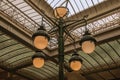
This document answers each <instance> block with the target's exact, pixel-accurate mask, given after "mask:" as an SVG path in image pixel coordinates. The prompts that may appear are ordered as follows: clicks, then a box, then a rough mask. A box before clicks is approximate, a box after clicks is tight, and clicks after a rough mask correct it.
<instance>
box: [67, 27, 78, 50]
mask: <svg viewBox="0 0 120 80" xmlns="http://www.w3.org/2000/svg"><path fill="white" fill-rule="evenodd" d="M65 33H66V34H67V35H68V36H69V37H70V38H71V39H72V40H73V46H74V48H75V50H76V45H75V39H74V38H73V37H72V36H71V35H70V32H69V31H68V30H67V29H66V28H65Z"/></svg>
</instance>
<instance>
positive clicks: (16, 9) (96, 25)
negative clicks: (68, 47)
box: [0, 0, 120, 49]
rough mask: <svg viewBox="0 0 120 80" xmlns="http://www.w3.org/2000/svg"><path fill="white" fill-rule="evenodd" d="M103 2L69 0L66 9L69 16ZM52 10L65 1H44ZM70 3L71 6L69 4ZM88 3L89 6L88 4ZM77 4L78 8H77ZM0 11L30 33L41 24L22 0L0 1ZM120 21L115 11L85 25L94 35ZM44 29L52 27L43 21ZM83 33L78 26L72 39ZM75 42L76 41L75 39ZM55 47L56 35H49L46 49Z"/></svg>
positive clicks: (35, 14) (97, 0)
mask: <svg viewBox="0 0 120 80" xmlns="http://www.w3.org/2000/svg"><path fill="white" fill-rule="evenodd" d="M103 1H104V0H78V1H76V0H69V2H68V8H69V11H70V14H69V15H73V14H76V13H78V12H80V11H82V10H85V9H87V8H90V7H92V6H93V7H94V6H95V5H97V4H99V3H101V2H103ZM46 2H48V3H49V4H50V5H51V6H52V7H53V8H55V7H57V6H60V4H62V3H63V5H65V4H64V2H65V0H46ZM71 3H72V4H71ZM88 3H89V4H88ZM78 4H79V7H77V6H78ZM0 10H1V11H2V12H3V13H5V14H7V15H8V16H9V17H10V18H12V19H13V20H14V22H16V23H20V24H21V25H22V26H21V27H23V28H26V29H28V30H29V32H31V34H32V33H33V32H35V31H36V29H37V28H38V27H39V25H40V24H41V18H42V16H41V15H40V14H39V13H38V12H37V11H35V10H34V9H33V8H32V7H31V6H30V5H28V4H27V3H26V2H25V1H24V0H2V2H1V3H0ZM119 21H120V12H119V10H118V11H116V12H115V13H114V14H112V15H109V16H107V17H104V18H102V19H99V20H97V21H94V22H91V23H89V24H88V25H87V28H88V29H89V30H90V31H91V32H92V34H95V33H97V32H100V31H103V30H105V29H108V28H111V27H113V26H116V25H118V23H119ZM44 24H45V28H46V29H47V31H49V30H50V29H51V28H52V27H53V26H52V25H51V24H50V23H49V22H48V21H46V20H44ZM83 32H84V26H79V28H77V29H75V30H72V31H71V35H72V36H73V37H74V38H80V37H81V35H82V34H83ZM76 40H77V39H76ZM66 42H68V43H71V40H70V39H69V38H68V37H66ZM56 47H57V34H55V35H51V40H50V42H49V46H48V48H50V49H54V48H56Z"/></svg>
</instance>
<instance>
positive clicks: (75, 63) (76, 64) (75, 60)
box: [69, 54, 82, 71]
mask: <svg viewBox="0 0 120 80" xmlns="http://www.w3.org/2000/svg"><path fill="white" fill-rule="evenodd" d="M69 66H70V68H71V69H72V70H74V71H78V70H80V68H81V66H82V59H81V58H80V57H79V55H78V54H73V55H72V57H71V59H70V60H69Z"/></svg>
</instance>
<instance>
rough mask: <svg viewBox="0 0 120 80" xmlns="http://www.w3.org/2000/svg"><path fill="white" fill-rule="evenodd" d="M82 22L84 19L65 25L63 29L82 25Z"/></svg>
mask: <svg viewBox="0 0 120 80" xmlns="http://www.w3.org/2000/svg"><path fill="white" fill-rule="evenodd" d="M67 22H68V21H67ZM84 22H85V20H84V19H81V20H74V21H73V22H71V23H69V24H67V25H65V26H64V28H67V27H68V26H76V25H78V24H80V23H81V24H82V23H84Z"/></svg>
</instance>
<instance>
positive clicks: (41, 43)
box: [34, 36, 48, 49]
mask: <svg viewBox="0 0 120 80" xmlns="http://www.w3.org/2000/svg"><path fill="white" fill-rule="evenodd" d="M47 45H48V39H47V38H46V37H45V36H36V37H35V39H34V46H35V47H36V48H38V49H45V48H46V47H47Z"/></svg>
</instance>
